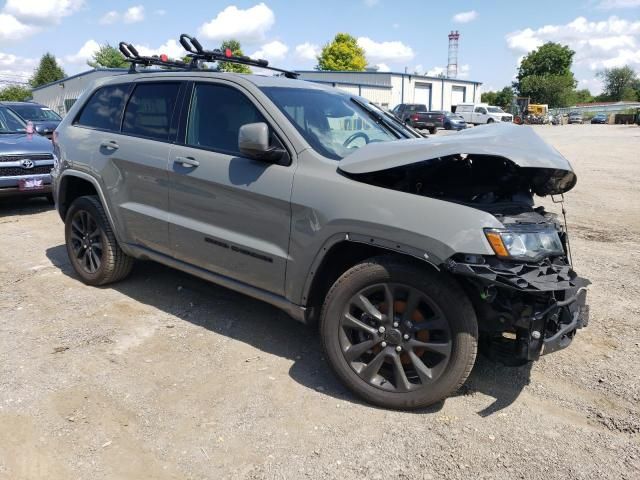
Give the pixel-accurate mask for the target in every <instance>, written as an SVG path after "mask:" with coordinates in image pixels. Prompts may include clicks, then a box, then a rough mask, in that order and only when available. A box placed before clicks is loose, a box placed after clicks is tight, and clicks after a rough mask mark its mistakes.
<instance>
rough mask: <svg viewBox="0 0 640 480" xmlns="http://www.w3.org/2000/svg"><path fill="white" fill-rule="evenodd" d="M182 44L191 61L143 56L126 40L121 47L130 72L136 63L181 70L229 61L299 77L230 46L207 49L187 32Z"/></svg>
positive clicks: (163, 55)
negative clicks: (236, 50)
mask: <svg viewBox="0 0 640 480" xmlns="http://www.w3.org/2000/svg"><path fill="white" fill-rule="evenodd" d="M180 44H181V45H182V47H183V48H184V49H185V50H186V51H187V52H189V53H188V54H187V57H189V58H190V59H191V60H190V61H189V62H183V61H181V60H173V59H170V58H169V57H168V56H167V55H165V54H162V55H159V56H158V55H154V56H143V55H140V54H139V53H138V50H137V49H136V48H135V47H134V46H133V45H132V44H130V43H126V42H120V44H119V49H120V52H121V53H122V54H123V55H124V57H125V60H126V61H127V62H129V63H131V67H130V68H129V72H130V73H139V71H138V70H137V69H136V65H141V66H143V67H150V66H159V67H169V68H174V69H181V70H198V69H201V68H202V67H201V62H229V63H237V64H240V65H247V66H252V67H259V68H265V69H267V70H272V71H274V72H279V73H281V74H283V75H284V76H285V77H286V78H293V79H295V78H298V73H296V72H292V71H290V70H284V69H281V68H276V67H270V66H269V62H268V61H267V60H263V59H253V58H250V57H247V56H245V55H234V54H233V52H232V51H231V49H230V48H227V49H226V50H225V51H224V52H223V51H222V50H220V49H215V50H205V49H204V48H203V47H202V45H201V44H200V42H199V41H198V39H197V38H195V37H192V36H189V35H187V34H185V33H183V34H182V35H180Z"/></svg>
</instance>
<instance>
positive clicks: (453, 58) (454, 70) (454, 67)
mask: <svg viewBox="0 0 640 480" xmlns="http://www.w3.org/2000/svg"><path fill="white" fill-rule="evenodd" d="M459 39H460V34H459V33H458V31H457V30H455V31H454V30H451V33H449V60H448V62H447V77H448V78H456V77H457V76H458V40H459Z"/></svg>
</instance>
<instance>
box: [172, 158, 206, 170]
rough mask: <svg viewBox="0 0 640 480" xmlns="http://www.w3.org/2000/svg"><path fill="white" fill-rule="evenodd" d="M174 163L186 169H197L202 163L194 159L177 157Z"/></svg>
mask: <svg viewBox="0 0 640 480" xmlns="http://www.w3.org/2000/svg"><path fill="white" fill-rule="evenodd" d="M173 163H179V164H180V165H182V166H183V167H186V168H195V167H197V166H198V165H200V162H199V161H197V160H196V159H195V158H193V157H176V159H175V160H174V161H173Z"/></svg>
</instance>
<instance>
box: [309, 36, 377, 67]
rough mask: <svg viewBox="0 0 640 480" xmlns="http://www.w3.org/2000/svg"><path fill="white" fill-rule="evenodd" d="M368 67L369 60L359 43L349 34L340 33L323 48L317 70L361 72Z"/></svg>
mask: <svg viewBox="0 0 640 480" xmlns="http://www.w3.org/2000/svg"><path fill="white" fill-rule="evenodd" d="M366 66H367V59H366V57H365V55H364V50H363V49H362V48H361V47H360V46H358V41H357V40H356V39H355V38H354V37H352V36H351V35H349V34H348V33H338V34H337V35H336V36H335V38H334V39H333V41H332V42H329V43H327V44H326V45H325V46H324V47H322V52H321V53H320V55H319V56H318V65H317V66H316V69H318V70H349V71H356V72H361V71H363V70H364V69H365V67H366Z"/></svg>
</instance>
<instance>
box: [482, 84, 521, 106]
mask: <svg viewBox="0 0 640 480" xmlns="http://www.w3.org/2000/svg"><path fill="white" fill-rule="evenodd" d="M480 101H481V102H482V103H488V104H489V105H496V106H498V107H502V108H503V109H508V108H509V107H510V106H511V103H512V102H513V88H511V87H504V88H503V89H502V90H499V91H497V92H484V93H483V94H482V95H480Z"/></svg>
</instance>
